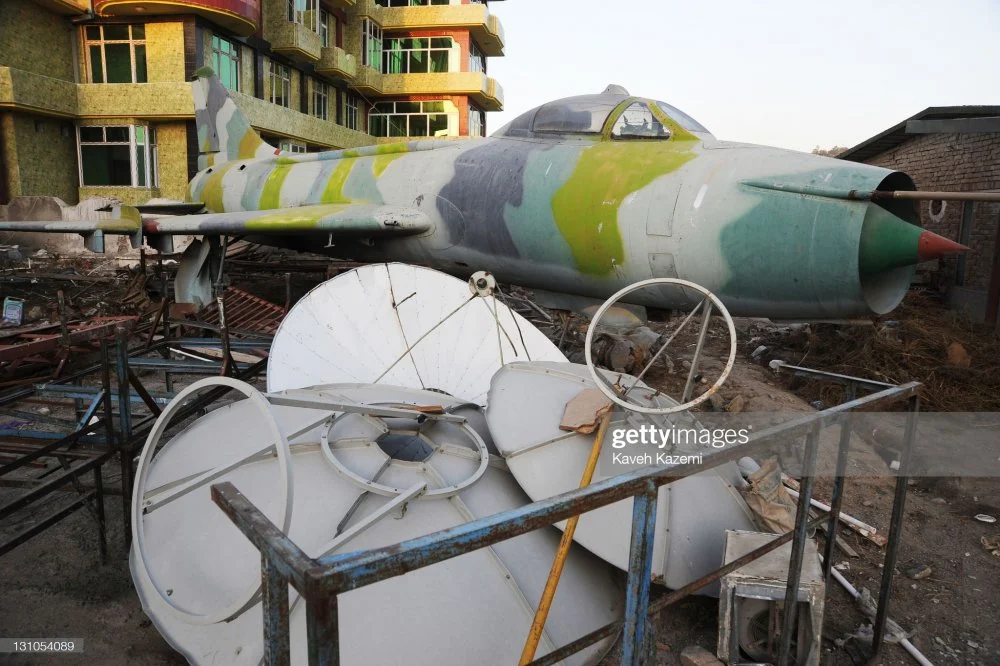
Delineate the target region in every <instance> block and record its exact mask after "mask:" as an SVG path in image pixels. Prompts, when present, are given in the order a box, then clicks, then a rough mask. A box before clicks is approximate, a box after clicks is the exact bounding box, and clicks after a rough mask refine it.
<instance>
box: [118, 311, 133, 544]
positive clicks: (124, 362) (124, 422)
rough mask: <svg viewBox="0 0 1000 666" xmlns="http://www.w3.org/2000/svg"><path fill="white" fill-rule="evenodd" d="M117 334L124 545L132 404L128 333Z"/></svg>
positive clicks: (127, 539)
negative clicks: (129, 378) (129, 379)
mask: <svg viewBox="0 0 1000 666" xmlns="http://www.w3.org/2000/svg"><path fill="white" fill-rule="evenodd" d="M116 333H117V338H118V341H117V355H116V358H115V370H116V372H117V379H118V453H119V462H120V464H121V472H122V520H123V521H124V527H125V532H124V534H125V543H131V542H132V521H131V520H130V518H129V514H130V513H131V506H132V502H131V500H132V458H131V456H130V455H129V449H130V446H129V444H130V440H131V436H132V403H131V402H130V401H131V397H130V392H129V381H128V332H127V331H126V330H125V328H124V327H121V326H119V327H118V330H117V331H116Z"/></svg>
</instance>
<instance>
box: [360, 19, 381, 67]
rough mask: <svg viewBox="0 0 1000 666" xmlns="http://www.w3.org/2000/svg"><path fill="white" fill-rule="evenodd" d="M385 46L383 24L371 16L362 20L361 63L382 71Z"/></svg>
mask: <svg viewBox="0 0 1000 666" xmlns="http://www.w3.org/2000/svg"><path fill="white" fill-rule="evenodd" d="M384 46H385V32H384V31H383V30H382V26H381V25H380V24H378V23H376V22H375V21H373V20H372V19H370V18H367V17H366V18H364V19H362V21H361V64H362V65H364V66H365V67H371V68H372V69H374V70H376V71H379V72H381V71H382V50H383V49H384Z"/></svg>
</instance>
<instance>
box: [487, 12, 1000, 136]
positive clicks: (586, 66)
mask: <svg viewBox="0 0 1000 666" xmlns="http://www.w3.org/2000/svg"><path fill="white" fill-rule="evenodd" d="M490 11H491V12H493V13H494V14H496V15H497V16H498V17H499V18H500V21H501V23H502V24H503V26H504V30H505V32H506V48H505V53H506V55H505V56H504V57H502V58H491V59H490V61H489V74H490V76H492V77H495V78H496V79H497V80H498V81H499V82H500V84H501V85H502V86H503V88H504V96H505V101H504V111H502V112H496V113H490V114H488V116H487V123H488V125H487V128H488V131H489V132H493V131H495V130H497V129H499V128H500V127H501V126H502V125H504V124H506V123H507V122H509V121H510V120H512V119H513V118H515V117H516V116H518V115H520V114H521V113H523V112H524V111H527V110H528V109H531V108H533V107H535V106H538V105H539V104H543V103H545V102H547V101H550V100H553V99H558V98H560V97H567V96H571V95H580V94H587V93H598V92H601V91H602V90H603V89H604V88H605V87H606V86H607V85H608V84H609V83H617V84H620V85H623V86H625V87H626V88H627V89H628V90H629V92H630V93H631V94H633V95H638V96H642V97H651V98H654V99H660V100H663V101H665V102H668V103H670V104H673V105H674V106H676V107H678V108H680V109H682V110H683V111H685V112H686V113H688V114H689V115H691V116H693V117H694V118H695V119H696V120H698V121H699V122H700V123H701V124H702V125H704V126H706V127H707V128H708V129H709V130H710V131H711V132H712V133H713V134H714V135H715V136H716V137H717V138H719V139H727V140H732V141H746V142H749V143H759V144H764V145H770V146H780V147H783V148H792V149H795V150H804V151H809V150H812V149H813V148H815V147H816V146H820V147H822V148H829V147H832V146H834V145H840V146H854V145H856V144H858V143H860V142H861V141H864V140H865V139H867V138H869V137H871V136H874V135H875V134H878V133H879V132H881V131H883V130H886V129H888V128H889V127H891V126H893V125H895V124H897V123H899V122H901V121H902V120H904V119H906V118H907V117H909V116H912V115H913V114H915V113H917V112H918V111H921V110H923V109H925V108H927V107H928V106H951V105H959V104H994V105H1000V0H864V1H862V0H837V1H836V2H831V1H829V0H822V1H821V0H687V1H686V2H678V1H676V0H617V1H615V2H607V1H606V0H505V1H504V2H491V3H490Z"/></svg>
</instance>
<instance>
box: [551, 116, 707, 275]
mask: <svg viewBox="0 0 1000 666" xmlns="http://www.w3.org/2000/svg"><path fill="white" fill-rule="evenodd" d="M689 136H690V135H689ZM694 143H695V141H694V140H693V137H692V140H690V141H679V140H677V139H676V138H675V139H671V140H670V141H648V142H640V141H629V142H614V141H608V142H601V143H598V144H595V145H593V146H591V147H590V148H587V149H586V150H584V151H583V154H582V155H581V157H580V161H579V163H578V164H577V166H576V169H575V171H574V172H573V175H572V176H571V177H570V178H569V180H568V181H566V184H565V185H563V186H562V187H561V188H559V190H558V191H557V192H556V193H555V196H553V197H552V212H553V213H554V214H555V218H556V224H557V226H558V227H559V232H560V233H561V234H562V236H563V238H565V239H566V242H567V243H569V246H570V249H571V250H572V252H573V258H574V260H575V261H576V266H577V268H578V269H579V270H580V271H582V272H584V273H589V274H592V275H604V274H606V273H609V272H611V271H612V270H614V267H615V266H616V265H621V264H622V263H623V262H624V259H625V253H624V249H623V246H622V238H621V233H620V232H619V230H618V207H619V206H620V205H621V203H622V201H623V200H624V199H625V197H627V196H628V195H629V194H631V193H632V192H635V191H637V190H639V189H642V188H643V187H645V186H647V185H649V184H650V183H651V182H653V181H654V180H655V179H656V178H658V177H660V176H662V175H664V174H668V173H671V172H673V171H676V170H677V169H679V168H681V167H682V166H683V165H684V164H686V163H687V162H689V161H690V160H692V159H694V157H695V153H694V151H692V150H691V148H692V147H693V145H694Z"/></svg>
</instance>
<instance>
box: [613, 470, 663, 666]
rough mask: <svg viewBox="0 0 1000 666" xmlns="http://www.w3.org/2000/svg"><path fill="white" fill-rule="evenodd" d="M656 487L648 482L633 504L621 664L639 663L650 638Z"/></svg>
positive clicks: (631, 664) (625, 665)
mask: <svg viewBox="0 0 1000 666" xmlns="http://www.w3.org/2000/svg"><path fill="white" fill-rule="evenodd" d="M657 491H658V488H657V487H656V485H655V484H654V483H652V482H649V483H648V485H647V487H646V489H645V490H644V491H643V492H642V493H640V494H638V495H636V496H635V498H634V500H633V504H632V548H631V550H630V551H629V558H628V583H627V586H626V588H625V633H624V637H623V639H622V660H621V664H622V666H640V665H641V664H643V663H644V662H645V661H646V659H645V656H646V650H647V647H648V646H649V645H650V643H651V641H650V640H649V629H650V624H649V585H650V582H651V578H652V570H653V539H654V537H655V531H654V527H655V525H656V498H657V495H658V492H657Z"/></svg>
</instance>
